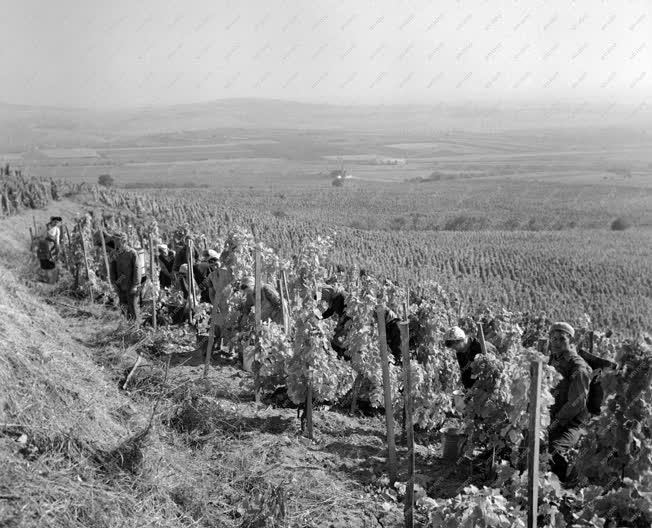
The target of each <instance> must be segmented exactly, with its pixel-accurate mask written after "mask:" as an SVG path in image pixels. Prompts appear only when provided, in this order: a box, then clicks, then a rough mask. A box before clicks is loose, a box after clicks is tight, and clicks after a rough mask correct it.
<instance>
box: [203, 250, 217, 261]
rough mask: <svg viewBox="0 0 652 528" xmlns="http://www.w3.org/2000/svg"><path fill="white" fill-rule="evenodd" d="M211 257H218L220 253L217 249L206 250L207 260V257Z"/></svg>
mask: <svg viewBox="0 0 652 528" xmlns="http://www.w3.org/2000/svg"><path fill="white" fill-rule="evenodd" d="M212 258H214V259H219V258H220V254H219V253H218V252H217V251H215V250H214V249H209V250H208V251H207V255H206V259H207V260H208V259H212Z"/></svg>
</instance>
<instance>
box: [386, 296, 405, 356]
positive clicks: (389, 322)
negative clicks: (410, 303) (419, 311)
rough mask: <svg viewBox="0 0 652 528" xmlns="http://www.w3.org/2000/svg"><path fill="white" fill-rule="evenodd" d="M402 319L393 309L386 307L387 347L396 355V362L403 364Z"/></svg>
mask: <svg viewBox="0 0 652 528" xmlns="http://www.w3.org/2000/svg"><path fill="white" fill-rule="evenodd" d="M400 322H401V319H400V318H399V316H398V315H396V313H395V312H394V311H393V310H389V309H387V308H386V309H385V335H386V337H387V348H388V350H389V351H390V353H391V354H392V356H394V364H396V365H399V366H400V365H403V353H402V351H401V329H400V327H399V326H398V324H399V323H400Z"/></svg>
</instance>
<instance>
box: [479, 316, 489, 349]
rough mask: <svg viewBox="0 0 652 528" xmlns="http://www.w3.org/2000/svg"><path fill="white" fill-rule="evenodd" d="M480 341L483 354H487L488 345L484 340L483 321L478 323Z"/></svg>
mask: <svg viewBox="0 0 652 528" xmlns="http://www.w3.org/2000/svg"><path fill="white" fill-rule="evenodd" d="M477 324H478V341H480V349H481V350H482V353H483V354H486V353H487V343H486V342H485V340H484V330H483V329H482V321H478V323H477Z"/></svg>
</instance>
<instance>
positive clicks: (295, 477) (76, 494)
mask: <svg viewBox="0 0 652 528" xmlns="http://www.w3.org/2000/svg"><path fill="white" fill-rule="evenodd" d="M54 301H57V299H56V298H54ZM58 301H59V304H60V303H61V302H63V303H65V304H69V306H67V307H66V306H63V307H62V306H58V305H57V303H56V302H55V303H50V304H48V303H45V302H43V301H42V299H39V298H37V297H36V296H34V295H33V293H32V292H31V291H29V290H28V289H27V288H26V287H24V286H20V285H17V284H16V282H14V277H12V276H11V275H10V274H7V273H5V274H4V277H3V278H1V279H0V311H2V312H3V313H11V314H12V319H11V320H9V321H8V322H6V323H5V324H3V326H2V327H0V337H1V338H2V342H3V350H2V354H1V355H0V424H2V428H1V429H0V466H1V467H2V468H3V471H2V472H0V495H3V496H7V497H9V498H8V499H0V527H3V528H4V527H5V526H7V527H8V526H11V527H12V528H13V527H17V528H26V527H35V526H52V527H57V528H58V527H61V528H63V527H66V528H77V527H80V528H81V527H93V528H96V527H97V528H105V527H106V528H114V527H116V528H117V527H127V526H139V527H143V526H151V527H168V526H169V527H173V526H174V527H178V526H188V527H190V526H193V527H195V526H196V527H212V526H220V527H225V528H230V527H233V528H236V527H237V528H247V527H252V528H253V527H270V528H271V527H284V528H293V527H297V528H298V527H309V526H338V527H339V526H364V525H366V523H367V522H368V523H369V524H368V525H369V526H374V525H375V523H372V520H373V516H372V515H371V514H370V513H365V510H368V509H369V508H370V506H369V504H368V499H363V498H362V496H361V495H360V492H359V485H358V484H357V483H356V482H354V481H352V480H350V479H348V478H347V477H344V476H342V475H333V474H331V473H329V472H328V471H326V470H325V469H324V468H323V467H320V465H312V466H311V465H307V464H306V460H308V459H310V456H311V451H310V449H309V446H307V445H304V443H302V441H301V440H300V439H299V438H298V437H297V435H296V433H297V431H296V429H297V423H296V419H293V411H290V410H288V411H287V413H286V414H287V417H285V418H284V417H282V416H279V415H278V413H277V414H276V415H275V416H271V415H270V414H269V413H267V414H265V413H264V412H259V411H256V409H255V408H254V406H253V404H252V402H251V401H250V400H251V398H250V395H249V394H248V392H247V391H249V390H250V386H249V385H250V383H248V382H246V381H245V382H244V383H243V389H242V391H241V392H238V391H234V390H232V389H233V388H232V387H229V386H227V385H225V383H224V380H220V379H219V371H217V370H216V371H214V372H215V376H218V378H214V379H211V382H210V383H209V384H208V385H207V384H205V383H204V382H202V381H198V380H197V378H199V375H198V374H197V371H193V373H190V372H189V370H190V369H185V370H184V369H175V371H174V377H172V376H171V378H172V379H167V375H166V369H165V364H164V363H156V362H154V363H151V364H148V365H146V366H145V367H142V368H140V369H138V371H137V375H136V376H134V378H133V380H132V383H131V385H130V387H129V389H128V391H126V392H125V391H121V390H120V389H119V383H116V382H117V381H118V382H119V381H122V380H123V379H124V375H125V372H126V371H127V370H128V369H129V368H130V367H131V366H132V365H133V361H134V359H135V357H136V355H137V352H138V350H140V349H143V348H144V347H145V344H144V343H145V342H146V336H145V335H144V334H142V333H140V332H139V333H135V332H133V329H131V328H130V327H129V326H128V325H125V324H124V323H121V322H120V320H119V318H118V317H117V315H116V313H115V312H114V311H110V310H106V309H105V308H100V307H97V306H92V305H88V304H83V303H76V302H75V301H73V300H70V299H60V298H59V299H58ZM55 308H56V310H55ZM58 310H60V313H61V314H62V315H63V316H62V315H60V314H59V313H58ZM230 391H231V392H230ZM226 396H228V397H229V398H228V399H227V398H225V397H226ZM274 412H275V411H274ZM150 425H151V427H150ZM371 508H373V505H372V506H371ZM362 519H366V520H365V521H364V523H363V521H362ZM342 523H343V524H342ZM386 526H389V525H387V524H386Z"/></svg>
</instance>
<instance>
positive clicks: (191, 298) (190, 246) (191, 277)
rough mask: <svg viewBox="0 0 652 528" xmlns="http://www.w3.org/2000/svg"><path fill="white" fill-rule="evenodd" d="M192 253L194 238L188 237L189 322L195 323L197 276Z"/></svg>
mask: <svg viewBox="0 0 652 528" xmlns="http://www.w3.org/2000/svg"><path fill="white" fill-rule="evenodd" d="M192 253H193V244H192V238H188V241H187V243H186V264H188V274H187V275H186V280H187V281H188V304H189V308H190V309H189V310H188V323H190V325H192V324H193V319H194V318H193V311H194V310H195V277H194V274H193V272H192V265H193V262H192Z"/></svg>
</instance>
